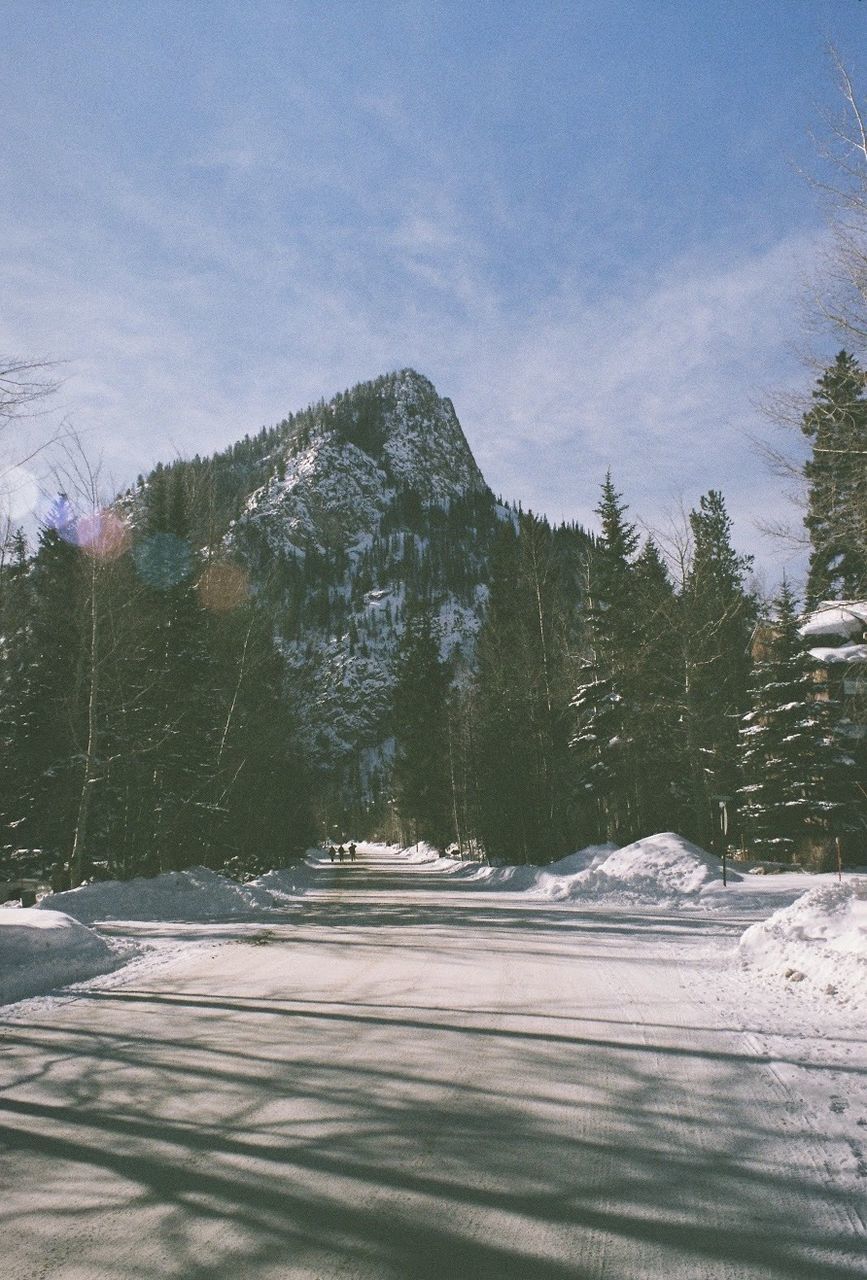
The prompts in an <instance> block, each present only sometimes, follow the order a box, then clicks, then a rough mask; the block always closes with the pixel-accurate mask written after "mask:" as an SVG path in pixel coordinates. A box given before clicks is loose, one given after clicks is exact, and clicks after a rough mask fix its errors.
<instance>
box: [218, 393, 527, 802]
mask: <svg viewBox="0 0 867 1280" xmlns="http://www.w3.org/2000/svg"><path fill="white" fill-rule="evenodd" d="M287 426H288V429H287V431H286V433H285V440H284V442H283V443H282V444H281V447H280V450H279V452H278V454H277V456H276V457H272V460H271V461H272V463H273V464H274V470H273V474H272V475H271V477H270V479H268V480H267V482H266V483H265V484H264V485H262V486H260V487H259V488H258V489H256V490H255V491H254V492H253V493H251V494H250V495H249V497H248V498H247V500H246V503H245V504H244V510H243V512H242V514H241V516H240V517H239V518H238V519H237V520H236V521H234V522H233V525H232V527H231V529H230V531H229V534H228V536H227V542H228V544H229V546H230V548H231V549H232V551H233V552H235V553H236V554H238V555H240V556H241V557H242V558H243V559H244V560H245V561H246V562H247V564H248V566H249V569H250V572H251V577H252V579H253V581H254V582H255V584H256V586H257V589H258V590H259V591H260V593H264V594H265V595H266V596H267V597H268V598H269V600H270V602H271V604H272V607H273V612H274V616H275V623H276V632H277V636H278V639H279V642H280V644H281V647H282V649H283V651H284V654H285V656H286V659H287V664H288V668H289V673H290V684H291V687H292V689H293V692H294V695H295V701H296V704H297V705H298V707H299V709H300V717H301V723H300V731H301V738H302V742H303V745H304V746H305V748H306V750H307V752H308V755H309V758H310V759H311V760H312V761H313V763H314V764H323V765H327V767H328V768H329V769H334V768H335V766H336V767H337V768H338V771H340V770H341V769H342V770H343V781H344V787H345V789H347V790H348V791H349V792H351V793H352V794H353V795H356V796H357V795H359V794H361V795H365V794H367V795H369V794H371V792H374V791H375V790H376V788H377V785H378V784H377V777H378V775H379V774H380V773H381V772H382V771H383V769H386V768H387V762H388V749H389V748H388V742H389V738H390V724H389V717H390V711H391V704H392V693H393V688H394V671H395V660H396V656H397V652H398V649H399V646H400V641H401V637H402V635H403V631H404V626H405V622H406V618H407V614H408V613H411V612H412V611H414V610H419V611H423V612H425V613H427V614H428V615H429V616H432V617H433V618H434V619H435V620H436V622H437V624H438V626H439V630H440V637H441V646H442V653H443V657H444V658H453V659H454V660H455V663H456V666H457V667H458V668H460V667H464V668H465V667H466V665H467V664H468V663H469V662H470V661H471V659H472V654H473V649H474V644H475V638H476V634H477V632H478V629H479V625H480V619H481V612H482V608H483V605H484V601H485V596H486V591H487V585H486V579H487V564H488V550H489V548H490V545H491V541H492V538H493V534H494V531H495V529H496V527H497V526H498V524H499V522H500V521H501V520H502V519H503V518H504V514H505V513H504V511H503V509H502V508H500V507H498V506H497V504H496V502H495V500H494V497H493V495H492V494H491V492H490V490H489V489H488V487H487V485H486V484H485V481H484V479H483V477H482V474H481V472H480V471H479V468H478V466H477V464H476V462H475V459H474V458H473V455H472V453H471V451H470V448H469V445H468V444H467V441H466V438H465V436H464V433H463V430H462V429H461V425H460V423H459V421H458V418H457V415H456V414H455V410H454V407H453V405H452V403H451V401H450V400H448V399H445V398H442V397H440V396H439V395H438V394H437V392H436V390H435V389H434V387H433V385H432V384H431V383H430V381H429V380H428V379H427V378H424V377H422V376H421V375H420V374H418V373H415V372H414V371H413V370H409V369H404V370H402V371H401V372H399V373H395V374H389V375H386V376H384V377H382V378H379V379H377V380H376V381H374V382H371V383H366V384H363V385H361V386H359V387H356V388H354V389H353V390H352V391H348V392H345V393H344V394H342V395H340V396H337V397H335V398H334V400H332V401H330V402H329V403H328V404H321V405H318V406H314V408H312V409H311V410H308V411H307V412H306V413H305V414H302V415H299V417H298V418H297V419H294V420H291V421H290V422H289V423H288V424H287Z"/></svg>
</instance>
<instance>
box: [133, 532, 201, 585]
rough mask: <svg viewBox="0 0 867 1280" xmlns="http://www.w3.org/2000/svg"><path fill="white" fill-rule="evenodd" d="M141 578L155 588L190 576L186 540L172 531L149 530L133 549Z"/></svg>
mask: <svg viewBox="0 0 867 1280" xmlns="http://www.w3.org/2000/svg"><path fill="white" fill-rule="evenodd" d="M133 559H134V560H135V567H136V570H137V571H138V575H139V577H140V578H141V580H142V581H143V582H145V583H147V585H148V586H149V587H155V588H156V589H157V591H170V590H171V589H172V587H176V586H178V584H179V583H181V582H183V581H184V579H185V578H188V577H189V576H190V573H191V572H192V568H193V552H192V549H191V548H190V544H189V543H188V542H186V541H184V539H183V538H179V537H177V536H176V535H175V534H174V533H152V534H151V535H150V536H149V537H147V538H144V539H143V540H142V541H141V542H140V543H139V544H138V546H137V547H136V548H135V550H134V551H133Z"/></svg>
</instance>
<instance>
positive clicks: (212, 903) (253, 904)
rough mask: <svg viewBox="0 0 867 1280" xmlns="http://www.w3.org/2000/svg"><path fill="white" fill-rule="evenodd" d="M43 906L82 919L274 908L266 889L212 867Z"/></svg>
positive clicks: (101, 887)
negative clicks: (230, 878) (230, 877)
mask: <svg viewBox="0 0 867 1280" xmlns="http://www.w3.org/2000/svg"><path fill="white" fill-rule="evenodd" d="M39 906H40V907H41V908H42V909H43V910H49V911H65V912H66V913H67V914H68V915H70V916H73V917H74V919H76V920H82V921H83V922H84V923H85V924H90V923H92V922H93V921H94V920H213V919H216V918H219V917H221V916H227V915H237V914H239V913H240V914H243V913H246V912H250V911H261V910H262V909H263V908H268V907H273V906H274V898H273V896H272V895H271V893H270V892H269V891H268V889H266V888H262V887H261V886H259V885H255V884H238V883H237V882H236V881H235V880H228V879H227V878H226V877H225V876H221V875H218V874H217V872H216V871H210V870H209V869H208V868H207V867H190V868H189V870H187V871H167V872H166V873H165V874H164V875H161V876H154V877H152V878H150V879H144V878H140V879H136V880H108V881H105V882H103V883H102V884H87V885H82V886H81V888H79V889H68V890H67V891H66V892H65V893H50V894H48V895H47V896H46V897H44V898H43V899H42V900H41V901H40V903H39Z"/></svg>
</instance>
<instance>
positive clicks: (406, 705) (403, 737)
mask: <svg viewBox="0 0 867 1280" xmlns="http://www.w3.org/2000/svg"><path fill="white" fill-rule="evenodd" d="M448 696H449V673H448V667H447V665H446V663H445V662H443V660H442V658H441V656H440V642H439V637H438V633H437V631H436V630H435V628H434V627H433V626H432V624H431V621H430V618H429V617H427V616H425V615H418V616H416V617H415V618H412V619H410V621H409V622H408V624H407V627H406V632H405V635H404V639H403V644H402V646H401V653H400V655H399V658H398V664H397V684H396V688H395V694H394V732H395V739H396V743H397V749H396V755H395V763H394V783H395V791H396V799H397V806H398V813H399V815H400V818H401V825H402V827H403V829H404V830H405V831H410V830H411V831H412V833H413V834H414V836H415V839H416V840H427V841H428V842H429V843H430V844H432V845H434V846H435V847H437V848H441V849H444V848H446V846H447V845H448V844H449V843H450V841H451V840H452V839H453V838H454V836H455V827H454V819H453V807H452V803H451V786H450V780H449V767H448V764H449V755H448V734H449V729H448Z"/></svg>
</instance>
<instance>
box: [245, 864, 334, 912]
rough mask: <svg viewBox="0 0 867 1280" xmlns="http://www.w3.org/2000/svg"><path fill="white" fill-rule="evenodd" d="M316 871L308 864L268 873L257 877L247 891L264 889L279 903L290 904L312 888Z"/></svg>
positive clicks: (246, 887)
mask: <svg viewBox="0 0 867 1280" xmlns="http://www.w3.org/2000/svg"><path fill="white" fill-rule="evenodd" d="M315 875H316V873H315V871H314V869H313V868H312V867H310V866H308V865H307V864H306V863H305V864H303V865H302V866H295V867H281V868H280V870H278V871H266V872H265V874H264V875H263V876H257V878H256V879H255V880H251V881H250V883H249V884H246V885H244V886H243V887H244V888H245V889H264V890H265V891H266V892H267V893H268V894H270V896H271V898H272V899H273V900H274V901H275V902H278V903H288V902H291V901H293V900H294V899H295V898H298V897H300V896H301V895H302V894H304V893H306V892H307V890H308V889H309V888H310V885H311V884H312V882H313V880H314V878H315Z"/></svg>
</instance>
